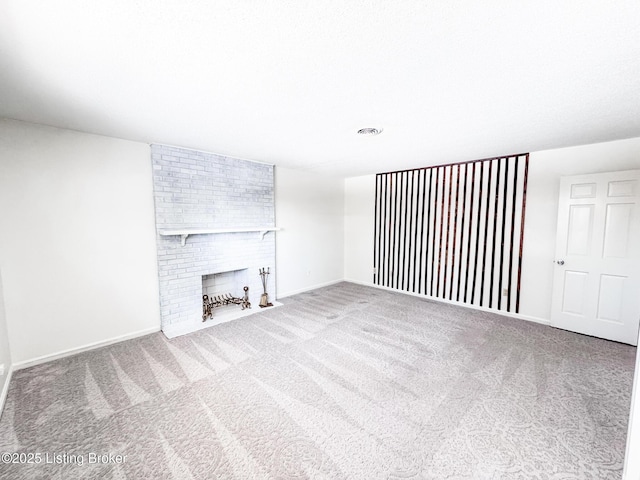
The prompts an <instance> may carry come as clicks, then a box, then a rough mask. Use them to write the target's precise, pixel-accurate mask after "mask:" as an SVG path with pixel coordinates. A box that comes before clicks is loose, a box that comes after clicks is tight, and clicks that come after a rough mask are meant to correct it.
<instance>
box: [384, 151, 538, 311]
mask: <svg viewBox="0 0 640 480" xmlns="http://www.w3.org/2000/svg"><path fill="white" fill-rule="evenodd" d="M528 169H529V154H528V153H525V154H517V155H509V156H506V157H496V158H490V159H483V160H474V161H471V162H464V163H457V164H450V165H440V166H434V167H427V168H420V169H415V170H404V171H398V172H388V173H379V174H377V175H376V197H375V225H374V232H375V235H374V258H373V261H374V275H373V282H374V284H376V285H381V286H385V287H390V288H395V289H398V290H403V291H407V292H412V293H417V294H422V295H428V296H432V297H437V298H442V299H446V300H452V301H456V302H461V303H467V304H470V305H476V306H480V307H488V308H493V309H497V310H504V311H507V312H515V313H518V312H519V311H520V282H521V270H522V246H523V245H522V244H523V238H524V218H525V207H526V196H527V176H528V175H527V174H528Z"/></svg>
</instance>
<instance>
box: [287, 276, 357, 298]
mask: <svg viewBox="0 0 640 480" xmlns="http://www.w3.org/2000/svg"><path fill="white" fill-rule="evenodd" d="M344 281H346V280H344V279H343V278H340V279H338V280H331V281H330V282H324V283H319V284H317V285H312V286H310V287H305V288H301V289H299V290H292V291H290V292H286V293H278V298H286V297H290V296H291V295H297V294H298V293H304V292H308V291H310V290H315V289H317V288H322V287H328V286H329V285H335V284H336V283H340V282H344ZM353 283H355V282H353Z"/></svg>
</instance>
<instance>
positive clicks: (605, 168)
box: [344, 138, 640, 322]
mask: <svg viewBox="0 0 640 480" xmlns="http://www.w3.org/2000/svg"><path fill="white" fill-rule="evenodd" d="M637 168H640V138H632V139H628V140H619V141H616V142H607V143H598V144H592V145H584V146H580V147H571V148H562V149H556V150H546V151H542V152H533V153H531V155H530V160H529V181H528V190H527V211H526V221H525V235H524V252H523V264H522V289H521V304H520V313H521V314H523V315H525V316H527V317H531V318H533V319H538V320H540V321H545V322H548V321H549V319H550V315H551V289H552V281H553V269H554V263H553V261H554V259H555V241H556V222H557V210H558V192H559V188H560V177H561V176H563V175H578V174H583V173H599V172H609V171H615V170H632V169H637ZM374 199H375V175H367V176H363V177H355V178H348V179H346V180H345V212H346V216H345V247H344V248H345V279H347V280H352V281H357V282H364V283H371V282H372V280H373V275H372V267H373V241H372V238H373V216H374V209H373V205H374Z"/></svg>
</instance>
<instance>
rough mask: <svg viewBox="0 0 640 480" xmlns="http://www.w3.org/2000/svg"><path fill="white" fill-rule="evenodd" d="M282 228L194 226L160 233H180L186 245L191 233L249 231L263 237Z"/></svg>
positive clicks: (206, 233) (169, 234)
mask: <svg viewBox="0 0 640 480" xmlns="http://www.w3.org/2000/svg"><path fill="white" fill-rule="evenodd" d="M278 230H280V228H279V227H251V228H203V229H198V228H193V229H182V230H160V231H159V232H158V233H159V234H160V235H162V236H163V237H170V236H174V235H179V236H180V238H181V239H182V241H181V242H180V243H181V245H182V246H183V247H184V245H185V243H186V242H187V238H188V237H189V235H212V234H217V233H247V232H259V233H260V235H262V238H264V236H265V235H266V234H267V233H268V232H276V231H278Z"/></svg>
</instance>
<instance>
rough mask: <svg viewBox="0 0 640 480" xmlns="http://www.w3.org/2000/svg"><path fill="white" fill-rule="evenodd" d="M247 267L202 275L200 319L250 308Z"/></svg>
mask: <svg viewBox="0 0 640 480" xmlns="http://www.w3.org/2000/svg"><path fill="white" fill-rule="evenodd" d="M247 272H248V269H247V268H242V269H239V270H230V271H226V272H218V273H212V274H209V275H203V276H202V321H203V322H204V321H206V320H208V319H212V318H214V317H219V316H224V315H226V314H229V313H230V312H232V311H233V312H236V311H237V310H245V309H246V308H251V303H249V291H248V290H249V288H248V287H247V284H248V282H247V280H248V277H247Z"/></svg>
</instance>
